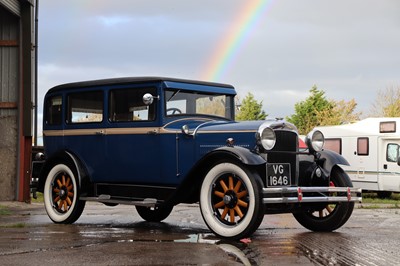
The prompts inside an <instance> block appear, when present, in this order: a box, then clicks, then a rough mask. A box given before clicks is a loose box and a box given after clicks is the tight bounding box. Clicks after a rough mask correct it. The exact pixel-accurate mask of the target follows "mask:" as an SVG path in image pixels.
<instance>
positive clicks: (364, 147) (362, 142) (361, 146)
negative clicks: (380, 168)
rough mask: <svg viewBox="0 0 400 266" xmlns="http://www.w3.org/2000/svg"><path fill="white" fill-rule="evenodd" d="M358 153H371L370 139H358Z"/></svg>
mask: <svg viewBox="0 0 400 266" xmlns="http://www.w3.org/2000/svg"><path fill="white" fill-rule="evenodd" d="M357 154H358V155H369V139H368V138H358V139H357Z"/></svg>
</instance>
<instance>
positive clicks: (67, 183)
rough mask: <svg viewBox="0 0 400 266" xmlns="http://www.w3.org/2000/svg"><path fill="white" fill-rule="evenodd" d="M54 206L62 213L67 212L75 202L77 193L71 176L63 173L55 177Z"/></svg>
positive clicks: (53, 189)
mask: <svg viewBox="0 0 400 266" xmlns="http://www.w3.org/2000/svg"><path fill="white" fill-rule="evenodd" d="M52 192H53V194H52V195H53V196H52V198H53V204H54V207H55V208H56V209H57V210H58V211H59V212H61V213H65V212H67V211H68V210H69V208H70V207H71V206H72V204H73V198H74V195H75V192H74V186H73V184H72V180H71V177H70V176H68V175H66V174H62V175H60V176H58V177H57V178H56V179H55V182H54V184H53V188H52Z"/></svg>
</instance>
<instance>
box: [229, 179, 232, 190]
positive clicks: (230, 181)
mask: <svg viewBox="0 0 400 266" xmlns="http://www.w3.org/2000/svg"><path fill="white" fill-rule="evenodd" d="M229 190H233V178H232V176H230V177H229Z"/></svg>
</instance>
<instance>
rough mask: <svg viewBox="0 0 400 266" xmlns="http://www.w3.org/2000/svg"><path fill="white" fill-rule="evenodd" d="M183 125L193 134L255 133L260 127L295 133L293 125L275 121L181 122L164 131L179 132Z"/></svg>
mask: <svg viewBox="0 0 400 266" xmlns="http://www.w3.org/2000/svg"><path fill="white" fill-rule="evenodd" d="M183 125H187V126H188V127H189V130H190V132H193V133H194V134H196V133H207V132H210V133H211V132H256V131H257V130H258V129H259V128H260V127H271V128H272V129H287V130H294V131H296V127H295V126H294V125H293V124H291V123H289V122H287V121H284V120H277V119H270V120H258V121H225V120H202V121H201V120H191V121H190V120H186V121H182V120H181V121H175V122H172V123H169V124H168V126H167V127H166V129H167V128H168V129H176V130H178V129H179V130H180V129H181V127H182V126H183Z"/></svg>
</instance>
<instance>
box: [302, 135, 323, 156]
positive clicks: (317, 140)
mask: <svg viewBox="0 0 400 266" xmlns="http://www.w3.org/2000/svg"><path fill="white" fill-rule="evenodd" d="M305 143H306V145H307V147H308V149H309V150H310V152H319V151H322V148H323V147H324V143H325V138H324V134H322V132H321V131H319V130H313V131H311V132H310V133H308V135H307V137H306V140H305Z"/></svg>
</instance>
